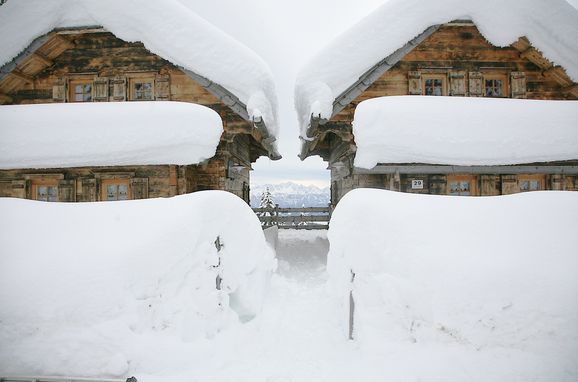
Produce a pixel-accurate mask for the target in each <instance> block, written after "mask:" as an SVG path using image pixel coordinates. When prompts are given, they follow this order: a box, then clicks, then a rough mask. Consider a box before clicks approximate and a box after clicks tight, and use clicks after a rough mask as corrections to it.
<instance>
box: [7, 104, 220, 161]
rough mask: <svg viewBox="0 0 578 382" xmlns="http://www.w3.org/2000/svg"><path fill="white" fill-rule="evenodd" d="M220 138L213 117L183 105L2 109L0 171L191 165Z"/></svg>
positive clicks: (197, 107)
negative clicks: (14, 169)
mask: <svg viewBox="0 0 578 382" xmlns="http://www.w3.org/2000/svg"><path fill="white" fill-rule="evenodd" d="M47 125H48V126H47ZM222 133H223V121H222V120H221V117H220V116H219V114H218V113H217V112H215V111H214V110H212V109H209V108H208V107H205V106H202V105H197V104H193V103H185V102H163V101H155V102H152V101H151V102H98V103H67V104H40V105H14V106H2V107H1V108H0V168H53V167H60V168H61V167H83V166H124V165H154V164H179V165H186V164H196V163H199V162H202V161H203V160H205V159H209V158H211V157H212V156H213V155H215V151H216V150H217V146H218V144H219V139H220V138H221V134H222Z"/></svg>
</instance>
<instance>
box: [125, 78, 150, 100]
mask: <svg viewBox="0 0 578 382" xmlns="http://www.w3.org/2000/svg"><path fill="white" fill-rule="evenodd" d="M153 84H154V80H153V79H152V78H132V79H131V80H130V99H131V100H132V101H151V100H153Z"/></svg>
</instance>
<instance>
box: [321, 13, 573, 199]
mask: <svg viewBox="0 0 578 382" xmlns="http://www.w3.org/2000/svg"><path fill="white" fill-rule="evenodd" d="M416 73H417V74H416ZM470 73H481V77H480V78H482V79H483V77H484V76H488V77H489V76H502V77H501V78H503V79H504V80H505V89H504V90H505V93H506V94H505V97H511V96H512V90H513V89H512V86H516V84H515V83H514V81H516V78H515V77H514V76H512V73H521V74H522V77H523V81H524V82H525V87H524V89H523V90H524V92H523V94H522V95H517V96H519V97H521V98H528V99H542V100H576V99H578V94H577V93H576V92H574V91H573V86H572V81H571V80H569V78H568V76H567V75H566V74H565V73H564V70H563V69H562V68H560V67H556V66H553V64H552V63H550V62H549V61H548V60H546V59H544V58H543V56H542V55H541V54H540V53H539V52H538V51H536V50H535V49H533V48H532V47H531V46H530V44H529V42H528V41H527V40H526V39H524V38H521V39H520V40H519V41H518V42H517V43H515V44H513V45H512V46H509V47H504V48H498V47H495V46H493V45H491V44H490V43H489V42H488V41H486V40H485V38H484V37H483V36H482V35H481V34H480V32H479V31H478V29H477V28H476V27H475V26H474V25H472V24H470V25H467V24H456V25H452V24H448V25H445V26H442V27H441V28H440V29H439V30H438V31H437V32H435V33H434V34H432V35H431V36H430V37H429V38H427V39H426V40H425V41H423V42H422V43H421V44H419V45H418V46H417V47H415V48H414V49H413V50H412V51H411V52H410V53H409V54H407V55H406V56H405V57H404V58H403V59H402V60H401V61H399V62H398V63H397V64H396V65H395V66H394V67H393V68H391V69H390V70H389V71H387V72H386V73H385V74H383V75H382V76H381V77H380V78H379V79H378V80H377V81H375V82H374V83H373V84H372V85H371V86H370V87H369V88H368V89H367V90H366V91H365V92H363V93H362V94H361V95H359V96H358V97H357V98H356V99H355V100H354V101H352V102H351V103H350V104H349V105H348V106H347V107H345V108H344V109H343V110H342V111H341V112H339V113H338V114H337V115H335V116H334V117H333V118H331V120H330V121H328V122H327V123H325V124H323V125H320V126H319V127H318V132H319V134H320V135H319V138H318V140H317V142H316V145H315V147H314V148H313V150H312V152H311V154H310V155H320V156H321V157H322V158H323V159H324V160H326V161H328V162H329V166H330V168H331V169H332V174H331V180H332V183H331V187H332V203H333V204H334V205H335V204H336V202H337V201H338V200H339V199H341V197H343V195H345V194H346V193H347V192H349V191H350V190H352V189H354V188H358V187H370V188H383V189H389V190H397V191H404V192H413V193H429V194H439V195H445V194H447V193H448V180H447V176H446V175H443V174H439V175H425V174H424V175H411V176H409V175H404V174H400V175H397V176H395V175H380V174H355V173H354V170H353V158H354V156H355V150H356V149H355V142H354V138H353V134H352V128H351V123H352V121H353V117H354V113H355V108H356V107H357V105H358V104H359V103H360V102H362V101H364V100H367V99H371V98H376V97H383V96H399V95H410V94H412V92H415V93H416V94H422V92H423V88H422V87H423V78H424V77H426V76H439V77H440V78H443V79H444V92H445V95H452V92H453V93H457V94H453V95H459V96H473V95H474V94H470V91H474V90H475V86H473V85H474V81H477V79H476V78H475V76H473V77H472V78H470V75H469V74H470ZM416 76H417V77H416ZM459 76H463V77H462V79H461V80H462V81H463V82H462V84H461V86H460V87H452V80H453V78H454V77H459ZM415 78H418V79H419V81H420V82H419V83H418V85H415V84H412V80H415ZM568 81H570V82H568ZM470 82H471V83H470ZM574 85H575V84H574ZM416 86H417V87H418V91H416V90H415V89H414V88H415V87H416ZM460 88H461V89H460ZM412 89H413V90H412ZM414 112H419V110H415V111H414ZM343 166H345V167H346V169H345V170H343V169H342V167H343ZM463 175H467V174H463ZM412 179H421V180H423V183H424V189H420V190H413V189H411V180H412ZM519 179H522V178H521V176H516V175H507V174H506V175H504V174H494V175H478V176H476V185H475V186H476V187H475V193H474V194H475V195H487V196H489V195H502V194H509V193H514V192H520V191H521V190H520V189H519ZM577 181H578V179H577V177H576V176H570V175H566V176H564V175H551V176H550V175H544V182H543V189H552V190H578V185H577Z"/></svg>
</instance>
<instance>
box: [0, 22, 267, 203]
mask: <svg viewBox="0 0 578 382" xmlns="http://www.w3.org/2000/svg"><path fill="white" fill-rule="evenodd" d="M142 78H148V79H153V80H154V81H155V82H154V83H155V89H154V90H153V92H154V96H153V99H156V100H170V101H182V102H191V103H196V104H201V105H204V106H207V107H209V108H211V109H213V110H215V111H216V112H217V113H219V115H220V116H221V118H222V120H223V124H224V129H225V132H224V133H223V136H222V138H221V143H220V145H219V148H218V150H217V153H216V155H215V156H214V157H213V158H212V159H210V160H208V161H207V162H206V163H203V164H199V165H190V166H136V167H130V168H127V167H114V168H108V169H101V168H75V169H55V170H41V171H40V170H0V196H13V197H27V196H26V192H27V191H26V181H25V177H26V176H28V174H61V175H62V176H64V178H65V179H68V180H76V181H77V182H76V183H77V186H76V189H75V193H76V194H75V195H76V196H75V197H74V198H73V199H74V200H73V201H94V200H99V196H98V192H99V191H98V182H97V179H96V178H95V176H96V174H98V173H100V172H102V171H108V172H109V173H111V174H114V173H116V174H122V173H129V174H133V175H132V176H134V177H135V178H139V179H147V183H148V189H147V192H146V195H147V197H161V196H172V195H178V194H182V193H188V192H193V191H197V190H206V189H217V190H228V191H231V192H233V193H234V194H236V195H238V196H240V197H242V198H243V199H245V200H246V201H247V202H249V195H248V188H249V169H250V166H251V162H254V161H255V160H256V159H257V158H258V157H259V156H261V155H267V153H266V151H265V150H264V149H263V147H262V146H261V145H260V143H259V139H260V136H259V133H258V132H257V131H256V130H255V129H254V128H253V125H252V123H250V122H248V121H245V120H244V119H243V118H241V117H240V116H239V115H237V114H236V113H235V112H234V111H233V110H231V109H230V108H229V107H228V106H227V105H225V104H224V103H223V102H222V101H221V100H220V99H219V98H217V97H216V96H215V95H213V94H211V93H210V92H209V91H207V90H206V89H205V88H203V86H201V84H199V83H197V82H196V81H195V80H193V79H192V78H191V77H189V76H188V75H187V74H186V73H185V72H183V71H182V70H181V69H179V68H178V67H176V66H175V65H173V64H171V63H170V62H168V61H167V60H165V59H163V58H161V57H159V56H157V55H155V54H153V53H151V52H149V51H148V50H147V49H146V48H145V47H144V45H143V44H142V43H139V42H135V43H129V42H126V41H123V40H120V39H118V38H116V37H115V36H114V35H112V34H111V33H108V32H102V31H89V32H86V31H78V32H73V31H72V32H67V33H64V34H53V35H52V37H50V38H49V39H48V42H46V43H45V44H44V45H43V46H42V47H41V48H40V49H38V51H37V52H36V53H34V54H33V55H32V56H30V57H29V58H28V59H27V60H26V61H25V62H24V63H22V64H20V65H19V67H18V68H17V70H15V71H14V72H13V73H11V74H10V75H8V76H7V77H5V78H4V79H3V80H2V81H0V95H1V96H2V97H0V103H2V104H37V103H53V102H69V101H71V100H70V96H71V95H70V89H69V87H68V85H69V84H70V83H71V82H72V81H76V80H87V81H90V82H92V83H93V94H92V95H93V101H94V102H98V101H131V87H130V84H131V82H130V81H131V80H135V79H142ZM46 128H50V126H49V124H48V123H47V125H46ZM79 128H81V126H80V127H79ZM231 166H235V170H230V169H229V167H231ZM240 166H244V168H243V169H241V168H240ZM119 176H122V175H119ZM88 179H92V180H93V183H94V182H96V183H95V184H96V186H81V184H82V182H83V181H85V180H88ZM87 182H88V181H87ZM13 183H14V184H13ZM88 183H90V182H88ZM21 184H23V185H24V186H22V187H23V188H21ZM95 187H96V188H95ZM28 194H29V191H28ZM29 196H30V195H28V197H29Z"/></svg>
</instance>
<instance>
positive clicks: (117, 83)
mask: <svg viewBox="0 0 578 382" xmlns="http://www.w3.org/2000/svg"><path fill="white" fill-rule="evenodd" d="M111 82H112V100H113V101H126V77H115V78H114V79H113V80H112V81H111Z"/></svg>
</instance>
